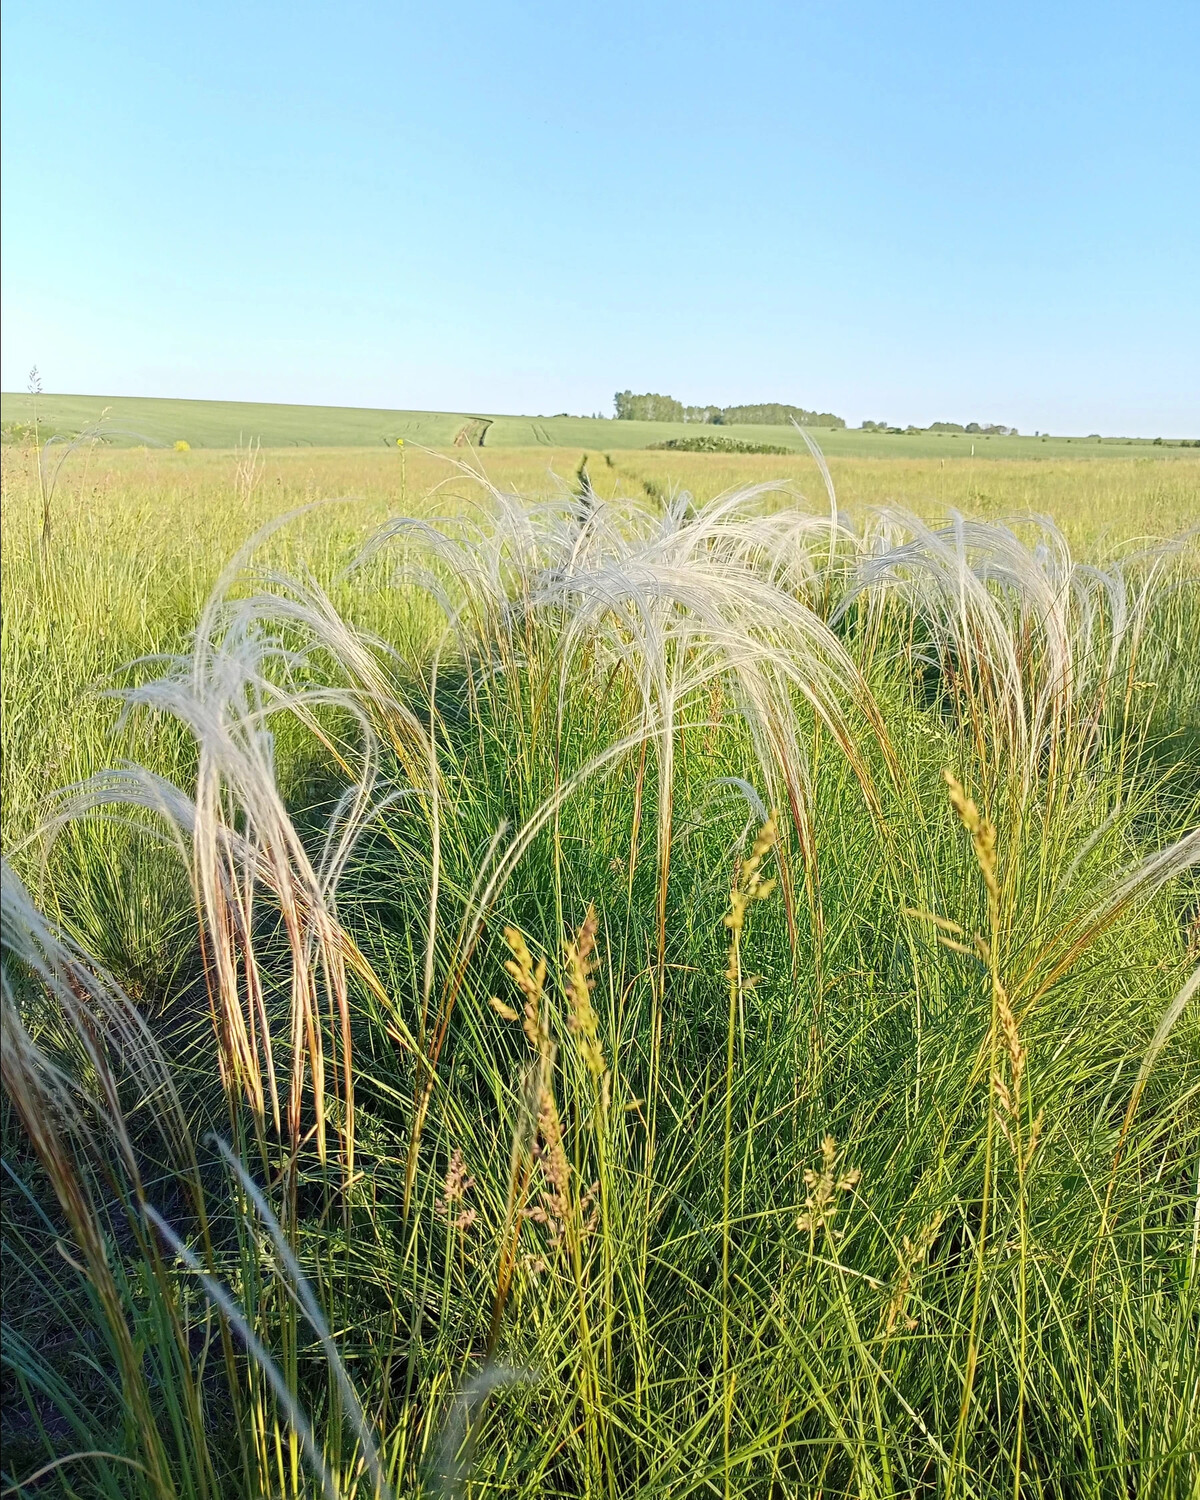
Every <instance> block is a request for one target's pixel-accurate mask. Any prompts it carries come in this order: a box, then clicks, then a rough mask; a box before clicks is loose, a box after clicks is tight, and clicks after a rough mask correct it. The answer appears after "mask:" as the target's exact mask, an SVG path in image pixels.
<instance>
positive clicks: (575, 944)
mask: <svg viewBox="0 0 1200 1500" xmlns="http://www.w3.org/2000/svg"><path fill="white" fill-rule="evenodd" d="M598 927H599V923H598V921H597V919H596V908H595V907H594V906H589V907H588V911H587V916H586V917H585V918H584V919H583V925H582V926H581V927H580V929H579V931H578V932H577V933H576V934H575V937H574V940H573V941H570V942H568V943H567V944H566V969H567V999H568V1002H569V1006H570V1013H569V1015H568V1017H567V1026H568V1028H569V1030H570V1031H571V1032H572V1033H573V1034H574V1035H575V1036H577V1037H578V1038H579V1047H580V1051H581V1052H582V1054H583V1060H584V1062H585V1063H586V1064H587V1067H588V1071H589V1072H590V1073H591V1075H592V1077H593V1078H601V1077H603V1075H604V1074H605V1072H607V1064H606V1063H605V1060H604V1049H603V1047H602V1046H601V1045H600V1040H599V1031H600V1022H599V1018H598V1016H597V1015H596V1012H595V1009H594V1008H593V1006H592V991H593V990H594V989H595V987H596V981H595V979H594V978H593V977H592V970H593V969H594V968H595V967H596V959H595V957H594V954H595V951H596V932H597V929H598Z"/></svg>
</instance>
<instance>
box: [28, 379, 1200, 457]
mask: <svg viewBox="0 0 1200 1500" xmlns="http://www.w3.org/2000/svg"><path fill="white" fill-rule="evenodd" d="M106 409H107V410H108V417H107V419H106V427H107V428H108V430H109V431H110V433H111V438H112V441H113V442H114V443H116V444H119V445H130V446H136V445H137V444H138V443H139V442H142V441H147V442H149V443H151V444H154V443H166V444H171V443H174V442H176V441H177V440H179V439H182V440H184V441H186V442H188V443H190V444H191V446H192V447H193V448H201V447H204V448H232V447H233V446H234V445H235V444H236V443H238V442H246V441H248V440H250V439H251V438H257V439H259V440H260V441H261V442H262V444H263V446H264V447H268V448H286V447H295V446H298V447H374V446H376V445H379V446H383V445H388V446H391V445H394V443H395V441H396V439H397V438H403V439H404V440H405V441H406V442H414V443H421V444H424V445H425V446H427V447H431V448H444V447H450V446H451V445H452V444H454V442H455V441H456V439H458V438H459V437H460V435H465V436H466V437H469V438H471V439H472V440H474V439H475V436H476V434H477V433H478V431H479V423H480V421H481V420H486V421H488V422H489V423H490V425H489V426H488V427H487V429H486V433H485V436H484V446H485V447H491V448H514V447H515V448H524V447H533V448H536V447H543V448H581V449H588V450H590V451H592V452H596V451H600V452H604V451H606V450H611V451H614V452H615V451H617V450H619V449H631V448H647V447H650V446H651V445H653V444H655V443H662V442H665V441H667V440H668V439H670V438H678V437H694V436H695V435H696V433H697V431H702V432H704V433H717V434H718V435H720V436H724V437H729V438H733V439H736V440H739V441H743V442H755V443H770V444H773V445H775V446H781V447H786V448H794V449H796V450H797V451H798V452H803V451H804V442H803V439H802V438H801V436H800V434H799V433H798V432H796V431H795V430H794V429H792V428H790V427H766V426H746V427H723V428H702V429H697V428H696V427H695V426H694V425H693V426H686V425H685V424H683V423H675V422H616V421H608V420H604V419H599V418H594V417H515V416H493V417H486V418H485V417H482V416H481V414H474V415H472V414H464V413H455V412H420V411H388V410H383V409H372V408H365V407H364V408H359V407H340V406H285V405H269V404H266V403H260V402H248V401H246V402H243V401H168V400H159V399H157V398H151V397H138V396H58V395H47V396H43V397H42V398H41V418H42V420H43V421H44V423H45V424H46V426H47V427H48V428H50V429H53V430H54V431H57V432H63V433H73V432H77V431H79V430H80V429H81V428H84V427H86V426H88V425H89V424H91V423H94V422H96V421H98V420H99V418H100V416H101V413H102V412H104V411H105V410H106ZM31 410H32V407H31V400H30V397H29V396H27V395H22V394H14V393H11V392H8V393H5V395H4V396H3V397H2V398H0V413H2V418H3V421H4V422H5V423H6V424H7V423H10V422H22V423H23V422H28V421H29V420H30V415H31ZM818 435H819V437H820V441H821V444H822V446H823V448H824V449H825V451H826V452H827V453H828V454H829V455H830V456H831V457H833V456H846V457H859V458H939V459H940V458H960V457H966V456H968V455H969V454H970V452H971V448H972V446H974V449H975V456H976V457H978V458H1010V459H1019V458H1028V459H1044V458H1075V457H1080V456H1083V457H1096V456H1099V455H1101V454H1102V455H1103V456H1104V457H1106V458H1107V457H1122V456H1133V455H1137V454H1140V453H1144V452H1145V451H1146V450H1147V448H1149V449H1150V451H1152V452H1154V453H1155V454H1157V455H1167V456H1170V455H1181V454H1183V453H1186V452H1187V451H1188V450H1181V449H1179V448H1172V447H1169V446H1166V445H1164V446H1163V447H1161V448H1153V447H1152V446H1151V445H1150V444H1148V443H1147V442H1146V441H1145V440H1142V439H1139V440H1136V441H1135V440H1125V439H1118V438H1109V439H1105V440H1104V441H1103V442H1099V441H1097V440H1096V439H1094V438H1091V439H1089V438H1063V437H1053V438H1033V437H1016V438H1001V437H978V436H977V437H974V438H972V437H967V436H965V435H957V436H951V435H941V434H929V433H924V434H917V435H914V436H912V437H903V436H891V435H888V434H886V433H864V432H855V431H846V430H841V429H829V428H822V429H821V430H820V432H819V434H818Z"/></svg>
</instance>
